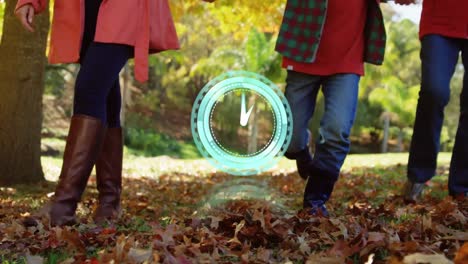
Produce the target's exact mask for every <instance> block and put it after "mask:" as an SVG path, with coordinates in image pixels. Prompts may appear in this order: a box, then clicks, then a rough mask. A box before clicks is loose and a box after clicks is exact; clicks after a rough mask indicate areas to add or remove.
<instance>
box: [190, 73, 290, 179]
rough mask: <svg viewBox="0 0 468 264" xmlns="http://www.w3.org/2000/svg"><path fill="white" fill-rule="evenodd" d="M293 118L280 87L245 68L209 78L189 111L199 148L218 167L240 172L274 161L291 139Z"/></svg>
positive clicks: (261, 168)
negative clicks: (244, 69)
mask: <svg viewBox="0 0 468 264" xmlns="http://www.w3.org/2000/svg"><path fill="white" fill-rule="evenodd" d="M292 122H293V121H292V114H291V109H290V107H289V104H288V102H287V100H286V98H285V97H284V94H283V92H282V91H281V90H280V89H279V87H278V86H276V85H275V84H274V83H272V82H271V81H270V80H269V79H267V78H266V77H264V76H261V75H259V74H256V73H252V72H246V71H231V72H227V73H224V74H222V75H220V76H218V77H216V78H215V79H213V80H212V81H210V82H209V83H208V84H206V85H205V87H203V89H202V90H201V91H200V93H199V94H198V96H197V98H196V100H195V103H194V105H193V108H192V115H191V129H192V135H193V139H194V141H195V144H196V146H197V148H198V150H199V151H200V153H201V154H202V155H203V157H205V158H206V159H207V160H208V161H209V162H210V163H211V164H212V165H213V166H214V167H216V168H217V169H218V170H221V171H224V172H226V173H229V174H232V175H236V176H249V175H255V174H259V173H262V172H264V171H265V170H268V169H269V168H271V167H272V166H273V165H275V164H276V163H277V162H278V160H279V159H280V158H281V157H282V156H283V155H284V153H285V152H286V149H287V148H288V146H289V143H290V141H291V136H292Z"/></svg>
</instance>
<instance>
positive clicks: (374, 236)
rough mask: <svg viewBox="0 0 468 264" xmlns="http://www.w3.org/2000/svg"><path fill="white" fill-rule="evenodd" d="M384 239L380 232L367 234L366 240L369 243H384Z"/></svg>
mask: <svg viewBox="0 0 468 264" xmlns="http://www.w3.org/2000/svg"><path fill="white" fill-rule="evenodd" d="M384 239H385V234H384V233H380V232H369V237H368V238H367V240H368V241H369V242H380V241H384Z"/></svg>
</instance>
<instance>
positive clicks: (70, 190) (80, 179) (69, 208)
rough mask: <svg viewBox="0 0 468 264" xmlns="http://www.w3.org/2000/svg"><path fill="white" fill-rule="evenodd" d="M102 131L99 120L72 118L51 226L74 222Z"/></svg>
mask: <svg viewBox="0 0 468 264" xmlns="http://www.w3.org/2000/svg"><path fill="white" fill-rule="evenodd" d="M104 131H105V129H104V126H103V125H102V122H101V121H100V120H99V119H96V118H94V117H90V116H85V115H75V116H73V117H72V119H71V124H70V131H69V133H68V137H67V144H66V146H65V153H64V155H63V165H62V171H61V173H60V177H59V182H58V184H57V187H56V189H55V195H54V198H53V200H52V205H51V208H50V224H51V225H52V226H63V225H71V224H75V223H76V220H75V211H76V207H77V204H78V202H79V201H80V200H81V195H82V194H83V191H84V189H85V188H86V184H87V182H88V178H89V174H90V173H91V170H92V168H93V166H94V163H95V162H96V159H97V155H98V153H99V151H100V146H101V142H102V139H103V135H104Z"/></svg>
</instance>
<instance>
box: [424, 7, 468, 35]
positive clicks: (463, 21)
mask: <svg viewBox="0 0 468 264" xmlns="http://www.w3.org/2000/svg"><path fill="white" fill-rule="evenodd" d="M427 34H439V35H442V36H446V37H453V38H462V39H468V0H424V1H423V11H422V16H421V24H420V33H419V36H420V37H421V38H422V37H423V36H424V35H427Z"/></svg>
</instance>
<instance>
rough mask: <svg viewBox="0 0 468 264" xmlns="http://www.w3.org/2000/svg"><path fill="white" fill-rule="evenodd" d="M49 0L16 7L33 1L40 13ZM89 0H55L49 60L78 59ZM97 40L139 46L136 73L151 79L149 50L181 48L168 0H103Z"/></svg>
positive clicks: (21, 2) (75, 60)
mask: <svg viewBox="0 0 468 264" xmlns="http://www.w3.org/2000/svg"><path fill="white" fill-rule="evenodd" d="M47 2H48V0H18V3H17V5H16V8H19V7H21V6H23V5H25V4H32V5H33V6H34V10H35V11H36V13H40V12H41V11H43V10H44V9H45V8H47V4H48V3H47ZM84 2H85V0H55V6H54V18H53V22H52V32H51V37H50V50H49V62H50V63H75V62H78V60H79V56H80V49H81V39H82V36H83V28H84V17H85V16H84V10H85V9H84ZM94 40H95V41H96V42H104V43H116V44H126V45H130V46H133V47H134V49H135V77H136V79H137V80H139V81H141V82H144V81H146V80H147V79H148V54H149V53H155V52H159V51H163V50H170V49H178V48H179V42H178V39H177V33H176V31H175V27H174V22H173V20H172V16H171V11H170V9H169V4H168V0H103V2H102V4H101V8H100V9H99V15H98V21H97V27H96V35H95V39H94Z"/></svg>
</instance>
